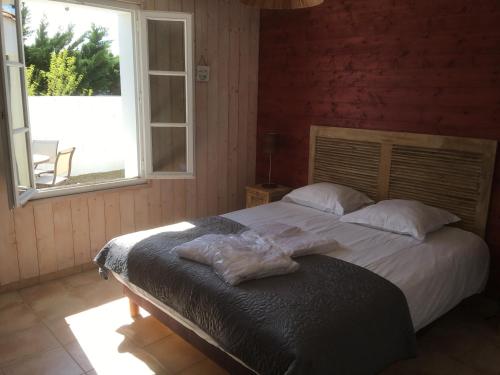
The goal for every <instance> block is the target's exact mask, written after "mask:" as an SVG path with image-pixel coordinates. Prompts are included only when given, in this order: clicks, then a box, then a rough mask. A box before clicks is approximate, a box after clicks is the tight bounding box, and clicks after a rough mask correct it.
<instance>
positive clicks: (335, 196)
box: [283, 182, 373, 216]
mask: <svg viewBox="0 0 500 375" xmlns="http://www.w3.org/2000/svg"><path fill="white" fill-rule="evenodd" d="M283 201H285V202H293V203H296V204H300V205H302V206H307V207H312V208H315V209H317V210H321V211H325V212H330V213H333V214H335V215H339V216H342V215H345V214H347V213H349V212H352V211H354V210H357V209H358V208H360V207H363V206H365V205H367V204H371V203H373V201H372V200H371V199H370V198H368V197H367V196H366V195H365V194H363V193H360V192H359V191H357V190H354V189H351V188H350V187H347V186H342V185H337V184H331V183H329V182H320V183H317V184H312V185H307V186H304V187H301V188H299V189H295V190H293V191H291V192H290V193H288V194H287V195H285V196H284V197H283Z"/></svg>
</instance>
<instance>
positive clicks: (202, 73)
mask: <svg viewBox="0 0 500 375" xmlns="http://www.w3.org/2000/svg"><path fill="white" fill-rule="evenodd" d="M209 79H210V67H209V66H208V65H198V66H197V67H196V80H197V81H198V82H208V80H209Z"/></svg>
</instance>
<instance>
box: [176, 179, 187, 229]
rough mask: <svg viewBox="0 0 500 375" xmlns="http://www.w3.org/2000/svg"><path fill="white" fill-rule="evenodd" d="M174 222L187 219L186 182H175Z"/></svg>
mask: <svg viewBox="0 0 500 375" xmlns="http://www.w3.org/2000/svg"><path fill="white" fill-rule="evenodd" d="M174 196H175V208H174V222H177V221H182V220H185V219H186V183H185V180H175V181H174Z"/></svg>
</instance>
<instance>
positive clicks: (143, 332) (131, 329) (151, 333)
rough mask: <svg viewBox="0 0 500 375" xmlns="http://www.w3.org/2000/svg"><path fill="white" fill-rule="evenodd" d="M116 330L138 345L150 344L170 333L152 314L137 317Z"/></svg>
mask: <svg viewBox="0 0 500 375" xmlns="http://www.w3.org/2000/svg"><path fill="white" fill-rule="evenodd" d="M118 332H119V333H121V334H123V335H125V336H126V337H127V338H129V339H130V340H132V341H133V342H134V344H136V345H137V346H140V347H143V346H146V345H149V344H152V343H154V342H156V341H158V340H160V339H162V338H164V337H166V336H169V335H171V334H172V331H171V330H170V329H168V328H167V327H166V326H164V325H163V324H162V323H160V322H159V321H158V320H156V319H155V318H153V317H152V316H147V317H144V318H137V319H135V320H134V322H132V323H131V324H128V325H124V326H122V327H120V328H119V329H118Z"/></svg>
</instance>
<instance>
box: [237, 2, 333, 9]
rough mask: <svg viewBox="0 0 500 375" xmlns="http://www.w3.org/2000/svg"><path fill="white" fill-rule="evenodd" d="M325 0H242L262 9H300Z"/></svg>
mask: <svg viewBox="0 0 500 375" xmlns="http://www.w3.org/2000/svg"><path fill="white" fill-rule="evenodd" d="M323 1H324V0H241V2H242V3H243V4H246V5H250V6H253V7H256V8H261V9H300V8H309V7H313V6H316V5H319V4H321V3H323Z"/></svg>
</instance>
